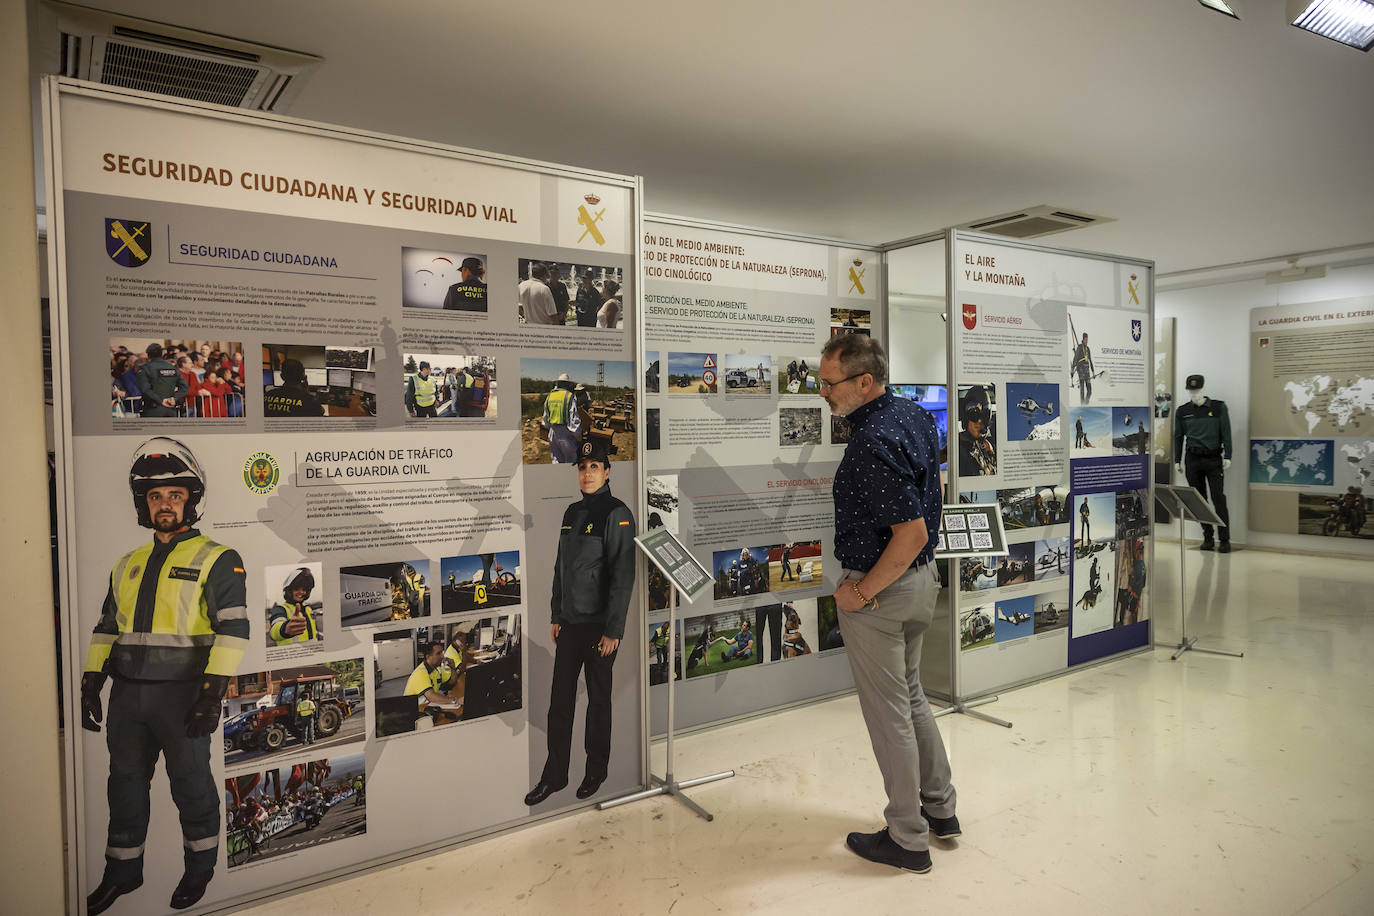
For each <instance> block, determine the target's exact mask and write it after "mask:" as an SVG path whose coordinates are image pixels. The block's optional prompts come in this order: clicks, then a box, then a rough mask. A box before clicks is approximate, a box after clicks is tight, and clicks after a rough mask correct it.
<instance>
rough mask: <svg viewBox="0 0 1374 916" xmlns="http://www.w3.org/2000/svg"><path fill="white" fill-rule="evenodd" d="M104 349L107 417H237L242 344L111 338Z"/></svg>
mask: <svg viewBox="0 0 1374 916" xmlns="http://www.w3.org/2000/svg"><path fill="white" fill-rule="evenodd" d="M109 345H110V390H109V395H110V415H111V416H112V417H117V418H130V417H145V418H148V419H155V418H168V417H178V418H182V419H213V420H227V419H238V418H241V417H243V415H244V414H243V406H244V405H243V384H244V383H243V344H242V343H240V342H238V341H222V340H193V339H180V340H178V339H173V338H167V337H163V338H157V339H153V340H150V339H148V338H144V337H111V338H110V340H109Z"/></svg>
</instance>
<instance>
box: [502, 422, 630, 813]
mask: <svg viewBox="0 0 1374 916" xmlns="http://www.w3.org/2000/svg"><path fill="white" fill-rule="evenodd" d="M610 480H611V461H610V455H609V453H608V449H607V446H606V443H605V442H604V441H603V440H601V439H586V440H584V441H583V442H582V444H581V445H580V446H579V447H578V451H577V485H578V489H580V490H581V491H582V499H580V500H579V501H577V502H575V503H573V504H572V505H571V506H569V507H568V508H567V511H565V512H564V513H563V526H562V528H561V529H560V531H559V536H558V556H557V558H556V559H555V561H554V567H553V597H552V600H551V602H550V620H551V622H552V632H553V641H554V646H555V648H554V660H553V684H552V686H551V687H550V688H549V719H548V747H549V756H548V759H547V761H546V762H545V763H544V772H543V774H542V775H540V777H539V782H538V783H536V784H535V786H534V788H532V789H530V791H529V794H527V795H526V796H525V804H527V805H529V806H530V807H534V806H535V805H538V804H540V803H541V802H543V801H544V800H545V799H547V798H548V797H549V796H550V795H552V794H553V793H555V792H557V791H559V790H561V789H563V788H565V787H566V786H567V784H568V768H569V765H570V762H571V759H570V758H571V755H572V730H573V713H574V704H575V703H576V701H577V677H578V674H579V673H582V675H583V678H584V679H585V681H586V684H587V731H586V739H585V744H586V751H587V768H586V771H585V773H584V775H583V778H582V784H581V785H579V786H578V787H577V797H578V798H583V799H585V798H591V797H592V796H593V795H595V794H596V792H597V790H598V789H600V788H601V784H602V783H603V782H605V781H606V774H607V768H608V765H609V763H610V759H611V666H612V665H614V664H615V657H616V650H617V649H618V648H619V647H620V638H621V637H622V636H624V635H625V615H626V613H627V612H628V611H629V607H630V595H631V594H632V593H633V592H634V584H635V556H634V554H635V547H634V536H635V522H634V516H633V515H632V514H631V513H630V510H629V508H628V507H626V505H625V504H624V503H623V502H621V501H620V500H618V499H616V498H615V497H614V496H612V495H611V486H610Z"/></svg>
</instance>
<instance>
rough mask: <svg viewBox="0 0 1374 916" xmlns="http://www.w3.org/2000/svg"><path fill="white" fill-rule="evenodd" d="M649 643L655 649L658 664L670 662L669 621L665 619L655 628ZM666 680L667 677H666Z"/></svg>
mask: <svg viewBox="0 0 1374 916" xmlns="http://www.w3.org/2000/svg"><path fill="white" fill-rule="evenodd" d="M649 645H650V646H651V647H652V648H653V650H654V657H655V658H656V659H657V660H658V664H660V665H665V666H666V665H667V664H668V621H666V620H665V621H663V623H661V624H659V625H658V626H657V627H655V628H654V632H653V635H652V636H650V637H649ZM665 680H666V678H665Z"/></svg>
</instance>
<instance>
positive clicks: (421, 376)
mask: <svg viewBox="0 0 1374 916" xmlns="http://www.w3.org/2000/svg"><path fill="white" fill-rule="evenodd" d="M438 400H439V383H438V382H437V381H435V380H434V379H432V378H430V377H429V363H428V362H425V361H421V363H420V371H419V372H418V373H416V374H415V375H412V376H410V378H409V379H407V380H406V410H407V411H409V412H410V415H411V416H412V417H431V418H432V417H437V416H438V415H439V414H438V411H436V410H435V409H434V405H435V404H436V403H437V402H438Z"/></svg>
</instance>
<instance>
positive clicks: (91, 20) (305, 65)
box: [52, 3, 320, 111]
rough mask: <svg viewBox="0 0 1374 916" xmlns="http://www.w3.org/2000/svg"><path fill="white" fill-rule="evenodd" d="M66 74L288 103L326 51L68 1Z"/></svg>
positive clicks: (187, 94)
mask: <svg viewBox="0 0 1374 916" xmlns="http://www.w3.org/2000/svg"><path fill="white" fill-rule="evenodd" d="M52 5H53V6H54V7H56V8H57V11H58V17H59V28H60V30H61V34H62V45H61V71H62V73H63V75H65V76H72V77H76V78H78V79H84V80H90V81H91V82H95V83H103V84H104V85H107V86H120V87H123V88H126V89H139V90H143V91H145V92H158V93H162V94H163V95H170V96H174V97H176V98H181V99H192V100H194V101H198V102H213V103H215V104H217V105H230V106H233V107H236V108H253V109H257V110H260V111H282V110H284V109H285V107H286V104H287V103H288V102H289V101H290V100H291V98H292V97H294V95H295V93H296V92H297V91H298V90H299V88H300V84H301V82H302V80H303V79H304V78H305V76H306V74H308V73H309V72H310V71H311V70H312V69H314V68H315V67H316V66H318V65H319V63H320V58H318V57H315V56H314V55H310V54H302V53H300V52H297V51H288V50H285V49H283V48H274V47H271V46H270V45H260V44H256V43H253V42H248V41H240V40H238V39H235V38H227V37H225V36H222V35H212V34H209V33H207V32H198V31H195V30H192V29H184V28H181V27H179V26H173V25H167V24H165V23H161V22H152V21H149V20H146V19H135V18H133V17H130V16H122V15H119V14H117V13H107V12H104V11H102V10H93V9H88V8H86V7H81V6H74V5H72V4H67V3H53V4H52Z"/></svg>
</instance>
